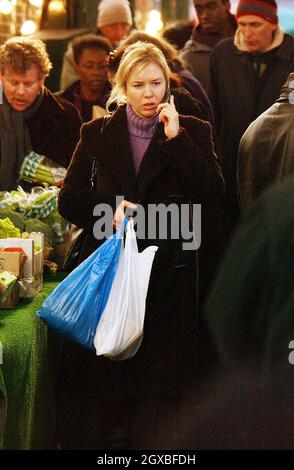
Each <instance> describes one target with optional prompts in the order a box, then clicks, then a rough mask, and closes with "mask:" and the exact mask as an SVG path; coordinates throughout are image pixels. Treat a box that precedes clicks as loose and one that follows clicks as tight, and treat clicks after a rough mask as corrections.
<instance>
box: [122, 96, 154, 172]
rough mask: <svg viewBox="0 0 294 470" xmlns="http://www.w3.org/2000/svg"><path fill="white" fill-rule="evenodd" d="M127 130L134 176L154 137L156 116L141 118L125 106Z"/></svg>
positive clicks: (128, 106)
mask: <svg viewBox="0 0 294 470" xmlns="http://www.w3.org/2000/svg"><path fill="white" fill-rule="evenodd" d="M127 119H128V130H129V134H130V143H131V149H132V155H133V161H134V168H135V172H136V175H137V174H138V171H139V168H140V165H141V162H142V160H143V156H144V153H145V152H146V150H147V148H148V145H149V143H150V141H151V139H152V137H153V135H154V132H155V129H156V127H157V124H158V122H159V118H158V115H156V116H154V117H153V118H149V119H147V118H142V117H140V116H139V115H138V114H136V113H135V111H134V110H133V108H132V107H131V106H130V105H129V104H128V105H127Z"/></svg>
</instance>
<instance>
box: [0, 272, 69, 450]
mask: <svg viewBox="0 0 294 470" xmlns="http://www.w3.org/2000/svg"><path fill="white" fill-rule="evenodd" d="M64 277H65V274H64V273H57V274H55V275H53V276H51V277H50V278H47V279H46V280H45V282H44V286H43V289H42V292H41V293H40V294H39V295H38V296H37V297H36V298H35V299H34V300H33V301H32V302H30V303H21V304H19V305H18V306H17V307H15V308H13V309H5V310H4V309H3V310H1V309H0V342H1V343H0V347H1V346H2V350H3V364H2V365H1V370H0V448H3V449H48V448H52V447H53V443H54V441H53V439H54V408H55V407H54V401H53V400H54V395H53V387H54V378H55V370H56V364H57V360H58V355H59V347H60V340H59V338H57V337H56V336H55V335H54V333H53V332H52V331H49V330H48V329H47V327H46V325H45V324H44V323H43V322H42V321H41V320H39V319H38V318H37V317H36V316H35V312H36V311H37V310H38V309H39V308H40V306H41V305H42V302H43V301H44V299H45V298H46V297H47V296H48V295H49V293H50V292H51V291H52V290H53V289H54V288H55V287H56V286H57V285H58V283H59V282H60V281H61V280H62V279H63V278H64Z"/></svg>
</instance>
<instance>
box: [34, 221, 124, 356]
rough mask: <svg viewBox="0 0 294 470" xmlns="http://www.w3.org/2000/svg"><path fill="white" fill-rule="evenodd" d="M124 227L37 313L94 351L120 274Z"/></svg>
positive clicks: (64, 283) (69, 276)
mask: <svg viewBox="0 0 294 470" xmlns="http://www.w3.org/2000/svg"><path fill="white" fill-rule="evenodd" d="M125 224H126V221H125V223H124V224H123V225H122V228H121V229H120V230H119V231H117V232H116V233H115V234H114V235H113V236H112V237H110V238H108V239H107V240H106V241H105V242H104V243H103V244H102V245H101V246H100V247H99V248H97V250H96V251H94V253H92V255H90V256H89V257H88V258H87V259H86V260H85V261H83V263H81V264H80V265H79V266H78V267H77V268H76V269H75V270H74V271H72V272H71V273H70V274H69V275H68V276H67V278H66V279H64V281H62V282H61V283H60V284H59V285H58V286H57V287H56V289H54V291H53V292H52V293H51V294H50V295H49V296H48V297H47V299H46V300H45V301H44V303H43V305H42V307H41V309H40V310H38V312H36V315H37V316H38V317H39V318H41V319H42V320H44V321H45V323H47V325H48V326H50V327H52V328H54V329H55V330H57V331H58V332H59V333H60V334H62V335H63V336H66V337H67V338H69V339H71V340H72V341H74V342H77V343H79V344H80V345H81V346H84V347H86V348H90V349H92V350H95V348H94V344H93V341H94V337H95V333H96V328H97V325H98V322H99V320H100V317H101V315H102V312H103V310H104V308H105V305H106V303H107V300H108V297H109V293H110V290H111V286H112V283H113V279H114V276H115V273H116V270H117V266H118V261H119V255H120V251H121V243H122V237H123V232H124V227H125Z"/></svg>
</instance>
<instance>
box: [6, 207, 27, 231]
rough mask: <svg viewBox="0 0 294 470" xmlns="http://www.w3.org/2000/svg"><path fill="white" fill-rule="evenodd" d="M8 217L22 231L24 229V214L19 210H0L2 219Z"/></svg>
mask: <svg viewBox="0 0 294 470" xmlns="http://www.w3.org/2000/svg"><path fill="white" fill-rule="evenodd" d="M7 217H8V219H10V220H11V222H12V223H13V224H14V225H15V227H17V228H19V230H20V231H21V232H23V231H24V227H25V219H24V217H23V215H22V214H20V213H19V212H15V211H8V210H5V209H3V211H0V219H6V218H7Z"/></svg>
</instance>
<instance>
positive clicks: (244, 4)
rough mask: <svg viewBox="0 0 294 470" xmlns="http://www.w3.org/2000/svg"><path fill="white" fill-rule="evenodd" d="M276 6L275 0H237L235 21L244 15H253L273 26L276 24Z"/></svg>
mask: <svg viewBox="0 0 294 470" xmlns="http://www.w3.org/2000/svg"><path fill="white" fill-rule="evenodd" d="M277 11H278V6H277V3H276V1H275V0H239V2H238V5H237V11H236V20H238V19H239V18H240V17H241V16H244V15H254V16H259V17H260V18H263V19H264V20H266V21H269V22H270V23H273V24H278V21H279V20H278V15H277Z"/></svg>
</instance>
